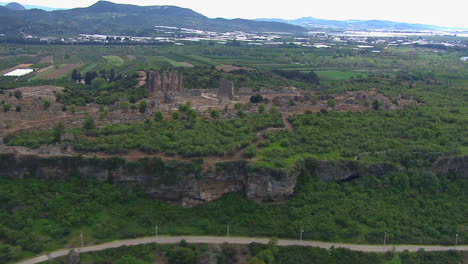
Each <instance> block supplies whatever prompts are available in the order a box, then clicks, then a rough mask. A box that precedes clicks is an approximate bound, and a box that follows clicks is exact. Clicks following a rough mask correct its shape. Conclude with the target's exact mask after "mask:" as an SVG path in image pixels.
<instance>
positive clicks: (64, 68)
mask: <svg viewBox="0 0 468 264" xmlns="http://www.w3.org/2000/svg"><path fill="white" fill-rule="evenodd" d="M80 65H81V64H63V65H61V66H60V67H59V68H57V69H55V70H53V71H51V72H48V73H47V74H44V75H43V76H41V77H40V78H41V79H48V80H52V79H58V78H61V77H62V76H64V75H65V74H67V73H69V72H71V71H72V70H73V69H76V68H78V67H79V66H80Z"/></svg>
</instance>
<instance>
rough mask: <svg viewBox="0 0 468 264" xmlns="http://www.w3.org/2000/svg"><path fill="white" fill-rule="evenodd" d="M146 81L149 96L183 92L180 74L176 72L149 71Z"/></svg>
mask: <svg viewBox="0 0 468 264" xmlns="http://www.w3.org/2000/svg"><path fill="white" fill-rule="evenodd" d="M146 80H147V84H148V91H149V93H150V95H163V94H165V93H169V94H180V93H182V92H183V90H184V83H183V78H182V74H181V73H179V72H177V71H170V72H165V71H163V72H159V71H149V72H147V74H146Z"/></svg>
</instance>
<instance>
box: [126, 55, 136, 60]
mask: <svg viewBox="0 0 468 264" xmlns="http://www.w3.org/2000/svg"><path fill="white" fill-rule="evenodd" d="M127 58H128V60H129V61H133V60H136V57H135V56H133V55H127Z"/></svg>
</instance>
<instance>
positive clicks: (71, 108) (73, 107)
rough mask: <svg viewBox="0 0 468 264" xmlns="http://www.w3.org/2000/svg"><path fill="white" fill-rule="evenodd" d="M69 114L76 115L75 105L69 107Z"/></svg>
mask: <svg viewBox="0 0 468 264" xmlns="http://www.w3.org/2000/svg"><path fill="white" fill-rule="evenodd" d="M70 112H71V113H72V114H74V113H76V105H74V104H73V105H72V106H71V107H70Z"/></svg>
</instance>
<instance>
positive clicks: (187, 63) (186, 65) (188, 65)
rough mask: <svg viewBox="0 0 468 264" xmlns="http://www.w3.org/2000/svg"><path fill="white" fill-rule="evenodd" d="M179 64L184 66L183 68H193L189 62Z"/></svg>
mask: <svg viewBox="0 0 468 264" xmlns="http://www.w3.org/2000/svg"><path fill="white" fill-rule="evenodd" d="M179 63H180V64H182V65H184V66H185V67H190V68H193V67H195V66H193V64H192V63H189V62H186V61H182V62H179Z"/></svg>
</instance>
